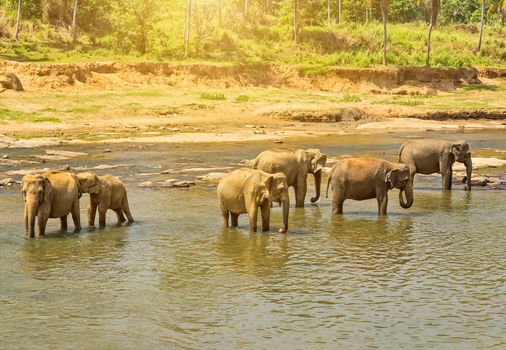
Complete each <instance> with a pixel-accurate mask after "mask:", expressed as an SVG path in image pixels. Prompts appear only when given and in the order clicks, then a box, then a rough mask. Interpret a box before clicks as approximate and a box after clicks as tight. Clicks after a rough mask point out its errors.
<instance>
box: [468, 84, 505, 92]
mask: <svg viewBox="0 0 506 350" xmlns="http://www.w3.org/2000/svg"><path fill="white" fill-rule="evenodd" d="M462 90H464V91H483V90H485V91H496V90H497V87H496V86H491V85H467V86H463V87H462Z"/></svg>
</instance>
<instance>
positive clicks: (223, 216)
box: [220, 203, 234, 227]
mask: <svg viewBox="0 0 506 350" xmlns="http://www.w3.org/2000/svg"><path fill="white" fill-rule="evenodd" d="M220 210H221V219H222V221H223V227H228V215H229V214H231V215H232V218H233V214H232V213H230V212H229V210H228V209H227V208H226V207H225V205H224V204H223V203H220ZM232 227H234V225H233V219H232Z"/></svg>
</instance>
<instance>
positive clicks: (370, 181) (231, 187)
mask: <svg viewBox="0 0 506 350" xmlns="http://www.w3.org/2000/svg"><path fill="white" fill-rule="evenodd" d="M455 162H460V163H464V164H465V166H466V176H465V177H464V180H463V182H465V183H466V185H465V189H466V190H471V172H472V160H471V151H470V149H469V145H468V144H467V142H466V141H456V142H449V141H443V140H433V139H423V140H414V141H408V142H406V143H404V144H403V145H402V146H401V148H400V151H399V162H398V163H393V162H389V161H386V160H382V159H375V158H346V159H342V160H339V161H337V162H336V163H335V164H334V165H333V166H332V168H331V170H330V172H329V175H328V183H327V196H328V190H329V188H331V189H332V190H333V198H332V213H333V214H342V212H343V203H344V201H345V200H346V199H354V200H359V201H360V200H366V199H373V198H376V199H377V201H378V213H379V215H385V214H386V213H387V204H388V191H389V190H391V189H393V188H397V189H399V190H400V191H399V204H400V205H401V207H402V208H405V209H407V208H410V207H411V206H412V205H413V181H414V176H415V174H416V173H420V174H427V175H428V174H433V173H440V174H441V175H442V181H443V188H444V189H445V190H450V189H451V186H452V174H453V171H452V165H453V163H455ZM326 163H327V156H326V155H325V154H323V153H321V152H320V150H319V149H307V150H303V149H288V148H275V149H270V150H266V151H263V152H262V153H260V154H259V155H258V156H257V157H256V158H255V159H254V160H253V162H252V163H251V167H250V168H241V169H238V170H234V171H232V172H230V173H229V174H227V175H226V176H225V177H224V178H223V179H222V180H221V181H220V183H219V185H218V189H217V194H218V203H219V206H220V209H221V216H222V219H223V226H224V227H229V218H230V226H231V227H237V225H238V216H239V215H240V214H245V213H247V214H248V218H249V229H250V232H256V231H257V219H258V212H259V211H260V214H261V217H262V231H268V230H269V225H270V211H271V206H272V203H273V202H278V203H280V204H281V205H282V207H283V227H282V228H280V229H279V232H280V233H283V232H286V231H287V230H288V214H289V207H290V198H289V195H288V188H289V187H293V188H294V191H295V207H304V202H305V197H306V192H307V176H308V174H313V175H314V178H315V191H316V195H315V197H313V198H311V203H315V202H317V201H318V200H319V199H320V188H321V179H322V169H323V168H324V167H325V165H326ZM404 197H405V198H404Z"/></svg>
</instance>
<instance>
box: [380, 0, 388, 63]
mask: <svg viewBox="0 0 506 350" xmlns="http://www.w3.org/2000/svg"><path fill="white" fill-rule="evenodd" d="M388 5H389V4H388V0H381V4H380V7H381V18H382V20H383V65H384V66H386V65H387V10H388Z"/></svg>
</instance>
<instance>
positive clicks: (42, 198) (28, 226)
mask: <svg viewBox="0 0 506 350" xmlns="http://www.w3.org/2000/svg"><path fill="white" fill-rule="evenodd" d="M21 186H22V188H21V191H22V193H23V198H24V200H25V215H24V221H25V236H26V237H35V235H36V232H35V219H36V218H37V225H38V231H37V236H43V235H44V233H45V231H46V224H47V220H48V219H49V218H60V222H61V229H62V230H64V231H65V230H67V216H68V214H71V215H72V220H73V221H74V226H75V229H76V230H80V229H81V218H80V208H79V199H80V198H81V195H82V194H83V193H89V194H90V202H89V205H88V224H89V225H90V226H91V227H93V226H94V225H95V216H96V213H97V209H98V215H99V218H98V221H99V225H100V226H105V218H106V212H107V210H108V209H112V210H114V211H115V212H116V215H117V216H118V223H123V222H125V221H126V220H127V219H128V221H129V222H133V221H134V219H133V217H132V214H131V213H130V208H129V206H128V198H127V193H126V189H125V185H124V184H123V182H122V181H121V180H120V179H118V178H117V177H114V176H112V175H104V176H97V175H96V174H95V173H93V172H85V173H80V174H73V173H69V172H63V171H50V172H45V173H42V174H28V175H25V176H24V177H23V180H22V181H21ZM125 216H126V219H125Z"/></svg>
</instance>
